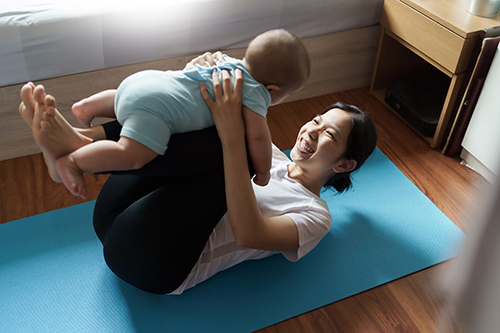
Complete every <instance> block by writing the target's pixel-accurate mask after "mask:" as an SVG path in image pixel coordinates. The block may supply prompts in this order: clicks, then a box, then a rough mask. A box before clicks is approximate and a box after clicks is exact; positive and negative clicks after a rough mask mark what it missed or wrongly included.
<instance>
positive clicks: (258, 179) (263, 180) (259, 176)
mask: <svg viewBox="0 0 500 333" xmlns="http://www.w3.org/2000/svg"><path fill="white" fill-rule="evenodd" d="M269 179H271V173H270V172H269V171H268V172H266V173H256V174H255V177H253V182H254V183H255V184H257V185H259V186H266V185H267V183H269Z"/></svg>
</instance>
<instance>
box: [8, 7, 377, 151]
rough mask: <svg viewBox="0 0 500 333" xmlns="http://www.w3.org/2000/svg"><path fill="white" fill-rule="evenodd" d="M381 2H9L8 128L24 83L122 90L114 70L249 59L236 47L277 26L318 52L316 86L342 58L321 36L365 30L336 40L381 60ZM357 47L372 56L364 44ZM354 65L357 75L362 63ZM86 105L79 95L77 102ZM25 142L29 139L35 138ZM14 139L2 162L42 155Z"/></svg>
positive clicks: (26, 136)
mask: <svg viewBox="0 0 500 333" xmlns="http://www.w3.org/2000/svg"><path fill="white" fill-rule="evenodd" d="M382 4H383V0H163V1H154V0H141V1H110V0H108V1H107V0H99V1H96V0H90V1H75V0H58V1H50V0H49V1H41V0H17V1H12V0H0V89H1V90H2V94H0V121H2V120H5V119H10V121H11V122H14V123H15V124H16V126H18V123H17V122H16V121H19V119H17V118H18V116H17V115H14V114H15V112H13V111H16V110H17V105H18V101H19V100H18V93H17V95H15V94H14V95H12V91H14V92H15V91H18V89H19V87H20V86H19V84H21V83H24V82H27V81H39V80H47V79H52V78H59V79H58V80H59V81H57V82H59V84H65V85H66V86H65V88H64V89H65V90H64V91H65V92H66V93H67V92H68V91H71V88H70V87H68V83H67V81H64V80H67V76H68V75H70V74H76V73H87V72H89V71H96V70H97V73H100V72H99V71H100V70H102V71H103V72H102V73H101V74H100V76H99V74H96V75H97V76H95V78H94V79H92V80H94V82H97V81H98V82H101V80H102V82H106V83H107V84H115V83H116V82H119V80H121V79H122V76H123V75H125V74H120V75H117V76H116V80H114V81H109V78H108V76H109V75H112V74H111V73H114V72H113V70H108V69H116V68H121V67H118V66H131V67H129V68H130V71H132V70H137V69H142V67H141V66H135V65H132V64H143V63H146V64H147V65H145V66H154V65H155V64H156V65H157V66H159V63H155V62H154V61H159V60H164V59H172V58H176V57H180V56H186V55H193V54H199V53H202V52H204V51H207V50H212V51H213V50H231V49H235V52H236V54H241V52H240V53H238V51H237V50H244V48H245V47H246V46H247V44H248V42H249V41H250V40H251V39H253V38H254V37H255V36H256V35H258V34H259V33H261V32H263V31H266V30H269V29H275V28H285V29H287V30H289V31H291V32H293V33H295V34H296V35H298V36H299V37H302V38H304V40H305V41H309V44H307V45H308V47H311V48H314V49H312V50H311V49H310V52H311V53H312V54H311V58H312V62H313V64H312V65H313V73H312V74H313V75H312V77H311V80H312V81H310V82H312V83H314V80H315V79H314V75H317V77H318V78H319V77H320V76H321V75H323V76H324V75H325V71H324V69H323V70H319V68H320V67H321V66H322V65H321V62H323V65H324V63H325V62H328V61H329V60H328V58H329V57H332V58H334V57H335V54H334V53H336V52H339V54H341V52H342V50H338V48H339V47H338V46H337V47H336V49H333V50H330V51H327V49H324V50H323V47H324V46H328V45H323V44H325V43H326V44H328V43H330V42H328V43H327V42H324V41H323V40H321V39H318V38H319V37H320V36H335V35H333V34H335V33H341V32H347V31H358V32H357V33H356V34H355V35H349V34H343V35H339V37H338V38H336V39H335V37H330V40H332V38H334V40H335V42H334V43H340V44H339V45H341V47H342V48H343V47H348V45H349V44H353V43H354V44H356V43H362V44H369V45H367V48H369V52H371V53H370V55H369V57H371V58H374V55H375V49H376V43H377V42H378V37H377V36H378V32H374V30H373V29H369V30H363V29H366V28H368V27H372V28H375V27H376V26H378V24H379V21H380V16H381V12H382ZM367 34H368V35H369V36H368V35H367ZM353 36H354V37H353ZM359 36H361V37H359ZM315 38H316V39H315ZM367 39H369V41H370V43H367V42H366V40H367ZM373 39H375V40H374V41H373V43H372V40H373ZM327 40H328V39H326V40H325V41H327ZM337 40H338V41H337ZM352 48H356V49H359V50H363V45H359V46H357V47H355V46H352ZM315 50H316V51H315ZM328 52H329V53H330V54H328ZM349 52H351V51H349ZM367 52H368V51H367ZM317 56H319V58H318V57H317ZM347 56H348V55H347ZM353 56H354V57H355V55H353ZM342 57H344V58H345V57H346V54H342ZM371 58H370V59H371ZM369 65H370V66H372V64H369ZM161 66H162V67H163V66H164V63H162V65H161ZM176 66H177V67H178V65H177V64H176V65H173V67H176ZM360 66H367V64H360ZM339 67H340V66H339ZM351 67H353V68H352V70H353V72H352V73H354V74H353V75H356V74H355V73H356V68H354V67H355V66H351ZM315 68H316V74H315V72H314V70H315ZM165 69H166V68H165ZM320 71H321V72H320ZM341 71H342V70H341V69H340V68H339V72H341ZM125 72H127V71H125ZM125 72H123V71H122V72H121V73H125ZM127 75H128V72H127ZM347 76H348V75H347ZM106 79H107V81H106ZM117 80H118V81H117ZM318 80H319V79H317V81H318ZM321 80H324V78H323V79H321ZM365 81H366V80H365ZM50 82H52V83H54V84H55V85H57V83H55V82H56V81H50ZM64 82H66V83H64ZM102 82H101V83H102ZM366 83H368V82H366ZM97 86H98V85H96V88H97ZM99 88H100V87H99ZM108 88H109V87H108ZM347 88H352V87H347ZM55 89H56V91H57V88H55ZM76 89H79V88H78V87H77V86H75V90H76ZM79 90H80V91H81V89H79ZM330 92H333V91H330ZM319 93H325V92H323V91H320V92H319ZM54 94H55V93H54ZM11 95H12V96H11ZM309 95H310V94H306V95H303V96H302V97H307V96H309ZM56 97H57V96H56ZM78 98H81V97H80V96H76V95H75V97H74V99H78ZM2 99H3V100H2ZM15 99H17V101H16V103H14V100H15ZM69 102H70V101H68V103H69ZM6 114H8V115H6ZM11 117H16V118H12V119H11ZM16 119H17V120H16ZM19 126H22V124H21V125H19ZM14 127H15V126H14ZM20 129H21V127H19V130H20ZM16 137H17V139H16ZM21 137H22V138H24V139H25V141H26V140H29V133H27V134H24V136H23V135H21ZM13 141H19V134H16V135H14V139H13V136H12V135H10V134H9V133H7V132H5V131H4V130H3V128H2V131H1V133H0V144H1V145H2V149H1V150H2V154H1V155H0V159H5V158H10V157H13V156H21V155H24V154H26V153H32V152H33V151H35V152H36V147H35V148H34V149H35V150H28V151H26V150H23V149H21V150H19V149H18V148H14V149H13V148H11V143H12V142H13ZM32 146H33V145H32ZM11 150H13V152H12V153H7V151H11Z"/></svg>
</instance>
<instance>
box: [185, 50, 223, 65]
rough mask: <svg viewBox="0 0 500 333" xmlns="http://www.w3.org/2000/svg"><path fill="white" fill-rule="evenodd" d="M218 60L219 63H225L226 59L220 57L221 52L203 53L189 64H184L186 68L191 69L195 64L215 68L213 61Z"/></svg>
mask: <svg viewBox="0 0 500 333" xmlns="http://www.w3.org/2000/svg"><path fill="white" fill-rule="evenodd" d="M216 59H217V60H218V61H219V62H225V61H226V59H224V56H223V55H222V52H220V51H217V52H215V53H210V52H205V53H203V54H202V55H201V56H197V57H196V58H194V59H193V60H191V61H190V62H188V63H187V64H186V67H184V68H188V67H192V66H194V65H196V64H198V65H200V66H202V67H210V66H215V65H216V62H215V60H216Z"/></svg>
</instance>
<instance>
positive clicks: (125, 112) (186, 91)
mask: <svg viewBox="0 0 500 333" xmlns="http://www.w3.org/2000/svg"><path fill="white" fill-rule="evenodd" d="M224 57H225V58H226V61H225V62H222V63H218V64H217V66H214V67H218V68H220V69H226V70H228V71H229V72H230V74H231V79H232V81H233V83H234V70H236V68H239V69H241V70H242V72H243V96H242V104H243V105H245V106H247V107H248V108H250V109H251V110H253V111H254V112H256V113H258V114H260V115H261V116H263V117H264V118H265V117H266V115H267V108H268V107H269V105H270V104H271V95H270V94H269V92H268V91H267V89H266V88H265V87H264V86H263V85H262V84H261V83H259V82H257V81H256V80H255V79H254V78H253V77H252V76H251V75H250V73H248V71H247V70H246V68H245V67H244V66H243V65H242V63H241V60H238V59H234V58H230V57H228V56H226V55H225V56H224ZM214 67H208V68H207V67H201V66H199V65H196V66H193V67H190V68H187V69H184V70H181V71H165V72H164V71H157V70H147V71H142V72H138V73H136V74H133V75H131V76H129V77H127V78H126V79H125V80H123V82H122V83H121V84H120V86H119V87H118V90H117V92H116V96H115V113H116V118H117V120H118V122H119V123H120V124H121V125H122V126H123V127H122V131H121V134H120V135H121V136H125V137H128V138H130V139H133V140H135V141H138V142H140V143H142V144H143V145H145V146H147V147H149V148H151V149H152V150H154V151H155V152H156V153H158V154H160V155H163V154H164V153H165V151H166V149H167V145H168V141H169V139H170V135H172V134H174V133H183V132H190V131H196V130H201V129H203V128H206V127H210V126H212V125H214V121H213V118H212V114H211V113H210V109H209V108H208V107H207V105H206V104H205V101H204V100H203V97H202V96H201V93H200V82H201V81H204V82H205V84H206V86H207V90H208V93H209V95H210V97H212V99H213V98H214V94H213V84H212V71H213V69H214Z"/></svg>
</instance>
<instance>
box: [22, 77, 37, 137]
mask: <svg viewBox="0 0 500 333" xmlns="http://www.w3.org/2000/svg"><path fill="white" fill-rule="evenodd" d="M33 90H35V85H34V84H33V82H28V83H26V84H25V85H24V86H23V87H22V88H21V101H22V102H21V104H19V114H20V115H21V117H22V118H23V120H24V122H25V123H26V124H28V126H29V127H30V128H31V127H32V126H33V125H32V124H33V115H34V113H35V100H34V99H33Z"/></svg>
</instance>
